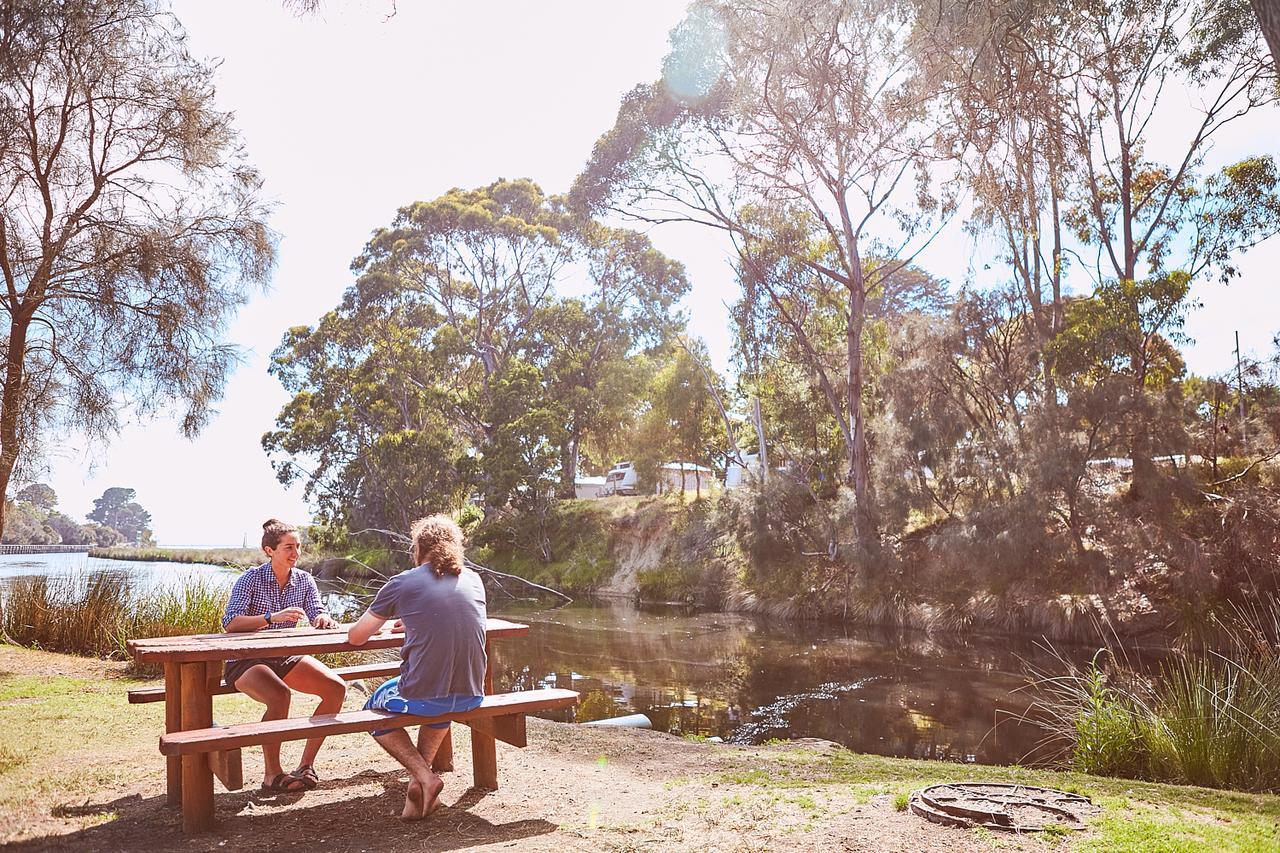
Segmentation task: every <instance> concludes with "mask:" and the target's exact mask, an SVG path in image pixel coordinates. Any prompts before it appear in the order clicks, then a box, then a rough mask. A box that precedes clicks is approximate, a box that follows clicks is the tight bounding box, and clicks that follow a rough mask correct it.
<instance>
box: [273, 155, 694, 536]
mask: <svg viewBox="0 0 1280 853" xmlns="http://www.w3.org/2000/svg"><path fill="white" fill-rule="evenodd" d="M352 268H353V270H354V271H355V272H356V273H357V279H356V281H355V282H354V284H353V285H352V286H351V287H350V288H349V289H348V290H347V292H346V294H345V295H344V297H343V300H342V304H341V305H340V306H338V308H336V309H335V310H334V311H331V312H330V313H329V314H327V315H325V317H324V318H323V319H322V320H321V322H320V323H319V325H317V326H316V327H314V328H311V327H298V328H296V329H293V330H291V331H290V332H289V333H288V334H287V335H286V336H285V339H284V340H283V342H282V343H281V345H280V347H279V349H277V351H276V353H275V355H274V357H273V361H272V368H271V369H272V372H273V373H274V374H275V375H276V376H277V377H278V378H279V379H280V380H281V382H282V383H283V384H284V385H285V387H286V389H287V390H288V391H289V392H290V393H292V394H293V399H292V400H291V401H290V402H289V403H288V404H287V405H286V406H285V408H284V409H283V410H282V411H281V412H280V415H279V417H278V418H277V421H276V426H277V429H276V430H274V431H272V432H270V433H268V434H267V435H266V436H264V437H263V444H264V447H265V448H266V449H267V451H268V453H269V454H270V455H271V456H272V458H273V464H275V466H276V470H277V474H278V476H280V477H281V478H282V479H283V480H285V481H292V480H293V479H296V478H301V479H303V480H304V481H305V482H306V486H307V491H308V496H309V497H310V498H311V499H314V500H316V501H317V503H318V504H319V506H320V508H321V510H322V513H323V515H324V517H325V518H326V519H327V520H331V521H335V522H341V523H346V524H348V525H349V526H350V527H351V529H361V528H364V527H375V526H387V525H393V526H404V525H406V524H407V523H408V521H410V520H412V518H415V517H417V516H418V515H422V514H424V512H426V511H432V510H435V511H438V510H440V509H447V508H451V507H456V506H458V505H459V504H460V502H461V501H462V500H464V499H466V498H467V496H468V494H470V493H479V494H480V495H482V496H483V498H484V501H485V506H486V508H487V509H488V510H496V509H499V508H501V507H504V506H506V505H508V504H511V505H513V506H517V507H520V508H522V509H526V510H530V511H534V512H540V511H542V510H543V509H545V502H546V501H548V500H549V493H550V492H551V491H552V489H554V486H555V484H556V482H557V481H559V482H560V483H561V484H562V485H563V484H564V481H565V480H566V479H567V482H568V488H569V489H572V485H573V475H574V471H575V469H576V465H577V457H578V453H579V448H580V446H581V445H582V444H584V443H585V444H588V445H593V446H594V445H595V444H604V445H607V444H608V443H609V441H611V440H613V439H615V438H616V433H617V432H618V431H619V430H620V429H621V428H622V426H623V425H624V424H625V422H626V421H627V420H629V418H630V416H631V413H632V411H633V409H634V401H635V400H636V399H637V398H638V397H639V394H640V392H641V390H642V389H643V387H644V382H645V381H646V379H647V373H646V372H645V367H644V359H643V357H642V356H643V353H644V348H645V347H647V346H656V345H657V343H659V342H660V341H662V340H663V339H664V338H665V336H666V334H667V332H668V330H669V327H670V326H671V324H672V323H673V322H675V321H676V319H677V315H676V314H675V312H674V308H673V306H674V303H675V301H676V300H677V299H678V298H679V297H680V296H681V295H683V293H684V292H685V291H686V290H687V288H688V282H687V280H686V278H685V276H684V271H683V269H682V268H681V267H680V265H679V264H676V263H674V262H672V261H670V260H669V259H667V258H665V257H664V256H663V255H662V254H661V253H659V252H657V251H656V250H655V249H654V248H653V247H652V245H651V244H650V242H649V241H648V239H647V238H645V237H644V236H643V235H640V234H637V233H635V232H631V231H626V230H623V229H615V228H608V227H605V226H602V225H600V224H599V223H594V222H591V221H588V220H582V219H579V218H576V217H573V216H570V215H568V213H567V212H566V211H565V210H564V209H563V206H562V205H561V204H560V202H559V201H558V200H557V199H555V198H549V197H547V196H546V195H545V194H544V193H543V192H542V190H541V189H540V188H539V187H538V186H537V185H536V184H534V183H533V182H531V181H528V180H517V181H507V180H499V181H496V182H494V183H492V184H490V185H488V186H485V187H480V188H476V189H471V190H462V189H453V190H450V191H449V192H447V193H445V194H444V195H442V196H440V197H438V198H436V199H433V200H431V201H424V202H417V203H414V204H411V205H407V206H405V207H404V208H402V209H401V210H400V211H399V212H398V213H397V215H396V217H395V219H394V221H393V222H392V224H391V226H389V227H387V228H382V229H379V230H377V231H375V232H374V235H373V237H372V238H371V239H370V241H369V243H368V245H367V246H366V247H365V249H364V251H363V252H362V253H361V254H360V255H359V256H358V257H357V258H356V259H355V261H354V262H353V264H352ZM567 294H573V295H572V296H569V295H567Z"/></svg>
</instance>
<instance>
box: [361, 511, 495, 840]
mask: <svg viewBox="0 0 1280 853" xmlns="http://www.w3.org/2000/svg"><path fill="white" fill-rule="evenodd" d="M410 535H411V537H412V539H413V558H414V562H415V563H416V564H417V568H413V569H409V570H408V571H406V572H401V573H400V574H398V575H396V576H394V577H393V578H391V579H390V580H389V581H387V582H386V583H385V584H384V585H383V586H382V588H381V589H379V590H378V594H377V595H376V596H374V599H373V604H371V605H370V606H369V609H368V611H366V612H365V614H364V615H363V616H361V617H360V621H359V622H357V623H356V624H354V625H352V626H351V628H350V629H349V630H348V632H347V636H348V639H349V640H350V641H351V643H352V644H353V645H357V646H359V645H363V644H364V643H365V642H367V641H368V640H369V638H370V637H372V636H373V635H374V634H376V633H378V632H379V631H381V630H382V627H383V626H384V625H385V624H386V623H387V622H388V621H390V620H392V619H399V620H400V621H401V622H403V623H404V649H403V650H402V651H401V653H400V658H401V663H400V675H399V676H397V677H396V678H392V679H389V680H387V681H386V682H384V683H383V684H382V686H381V687H379V688H378V689H377V690H375V691H374V692H373V695H372V696H370V697H369V701H368V702H367V703H366V704H365V708H369V709H375V708H376V709H380V710H384V711H394V712H397V713H402V714H420V715H423V716H429V717H430V716H438V715H440V714H449V713H453V712H455V711H469V710H471V709H472V708H475V707H477V706H478V705H479V704H480V703H481V701H482V700H483V699H484V672H485V665H486V663H487V659H486V656H485V651H484V638H485V626H486V623H487V621H488V619H487V616H486V613H485V594H484V583H483V582H482V581H481V580H480V576H479V575H478V574H476V573H475V572H473V571H472V570H471V569H468V568H467V567H466V563H465V561H464V559H463V556H462V531H461V530H460V529H459V528H458V525H457V523H456V522H454V520H453V519H452V518H449V516H447V515H433V516H431V517H429V518H422V519H419V520H418V521H415V522H414V523H413V527H412V528H411V529H410ZM448 730H449V724H448V723H436V724H434V725H430V726H421V727H420V728H419V730H418V745H417V747H416V748H415V747H414V745H413V741H411V740H409V735H408V733H406V732H405V730H404V729H388V730H383V731H376V732H373V736H374V738H376V739H377V741H378V743H379V744H380V745H381V746H382V748H383V749H385V750H386V751H387V752H389V753H390V754H391V756H392V757H393V758H395V759H396V761H399V762H400V764H402V765H403V766H404V768H405V769H406V770H408V771H409V774H410V777H411V778H410V780H409V788H408V791H407V792H406V793H405V798H404V811H403V812H402V813H401V815H400V817H401V818H402V819H403V820H420V819H422V818H424V817H426V816H427V815H429V814H431V812H433V811H435V810H436V808H438V807H439V805H440V791H441V790H442V789H443V788H444V782H443V781H442V780H441V779H440V777H439V776H437V775H436V774H435V772H434V771H432V769H431V762H432V759H434V758H435V754H436V750H438V749H439V748H440V744H441V742H443V740H444V735H445V732H447V731H448Z"/></svg>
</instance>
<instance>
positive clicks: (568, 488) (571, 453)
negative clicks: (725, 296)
mask: <svg viewBox="0 0 1280 853" xmlns="http://www.w3.org/2000/svg"><path fill="white" fill-rule="evenodd" d="M577 480H578V437H577V436H576V435H575V436H570V438H569V439H568V441H566V442H565V443H564V444H562V445H560V488H559V490H558V493H557V496H558V497H561V498H576V497H577V496H578V490H577V487H576V486H575V485H574V484H575V483H576V482H577Z"/></svg>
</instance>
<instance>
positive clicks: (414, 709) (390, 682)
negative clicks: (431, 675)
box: [364, 675, 484, 737]
mask: <svg viewBox="0 0 1280 853" xmlns="http://www.w3.org/2000/svg"><path fill="white" fill-rule="evenodd" d="M483 701H484V697H483V696H463V695H461V694H459V695H456V696H444V697H440V698H436V699H405V698H404V697H403V696H401V695H400V676H398V675H397V676H396V677H395V678H388V679H387V680H386V681H384V682H383V683H382V686H380V687H379V688H378V689H377V690H375V691H373V695H372V696H370V697H369V701H367V702H365V703H364V709H365V710H366V711H391V712H392V713H396V714H416V715H418V716H420V717H438V716H440V715H441V714H452V713H454V712H456V711H470V710H471V709H472V708H478V707H480V703H481V702H483ZM427 727H428V728H432V729H447V728H449V723H448V722H447V721H446V722H443V723H429V724H427ZM394 731H395V729H379V730H378V731H375V732H373V733H372V734H373V736H374V737H381V736H382V735H385V734H390V733H391V732H394Z"/></svg>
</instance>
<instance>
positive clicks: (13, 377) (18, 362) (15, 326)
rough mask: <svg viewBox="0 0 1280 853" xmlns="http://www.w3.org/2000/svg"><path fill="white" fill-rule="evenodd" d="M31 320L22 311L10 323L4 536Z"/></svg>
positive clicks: (2, 453) (0, 488)
mask: <svg viewBox="0 0 1280 853" xmlns="http://www.w3.org/2000/svg"><path fill="white" fill-rule="evenodd" d="M29 325H30V321H29V320H28V319H26V318H24V317H23V316H22V314H21V313H18V314H17V315H16V316H14V318H13V320H12V322H11V323H10V324H9V364H8V365H7V366H6V367H5V376H4V391H3V393H2V394H0V536H3V535H4V524H5V502H4V498H5V496H6V495H7V494H8V491H9V479H10V478H11V477H12V476H13V469H14V467H15V466H16V465H17V464H18V453H19V450H20V448H19V447H18V424H19V422H20V421H21V417H22V397H23V391H24V390H25V388H24V385H25V383H26V365H25V364H24V362H23V358H24V357H25V355H26V352H27V330H28V327H29Z"/></svg>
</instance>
